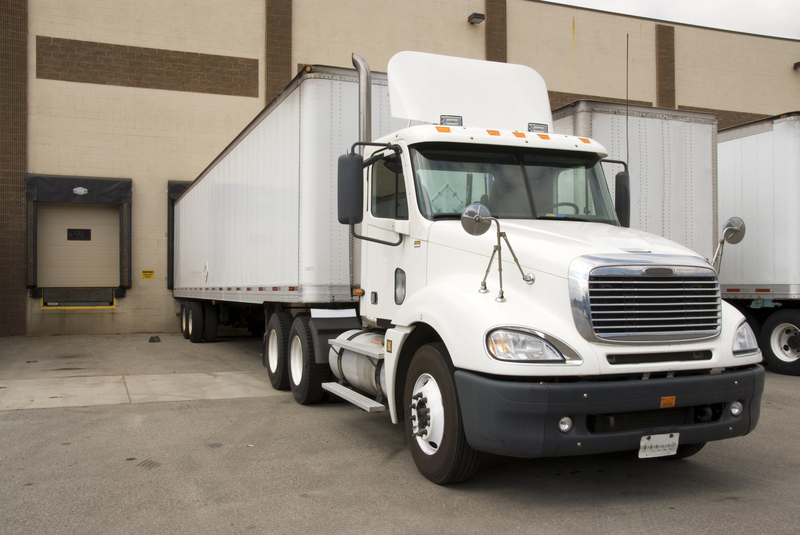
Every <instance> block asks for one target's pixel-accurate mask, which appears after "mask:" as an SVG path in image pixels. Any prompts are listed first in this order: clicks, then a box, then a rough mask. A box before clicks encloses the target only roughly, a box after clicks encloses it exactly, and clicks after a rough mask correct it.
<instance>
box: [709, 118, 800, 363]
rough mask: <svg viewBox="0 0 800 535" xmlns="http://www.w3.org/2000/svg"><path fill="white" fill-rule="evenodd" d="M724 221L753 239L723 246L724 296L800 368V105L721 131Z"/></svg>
mask: <svg viewBox="0 0 800 535" xmlns="http://www.w3.org/2000/svg"><path fill="white" fill-rule="evenodd" d="M719 184H720V195H719V221H720V222H724V221H725V220H727V219H728V218H730V217H731V216H740V217H742V218H743V219H744V221H745V222H746V223H747V239H745V240H744V241H743V242H742V243H741V244H740V245H738V246H737V247H732V248H731V249H730V250H727V249H726V250H725V259H724V261H723V262H722V269H721V270H720V274H719V279H720V285H721V288H722V297H723V298H724V299H726V300H728V301H729V302H731V303H733V304H735V305H736V307H737V308H739V310H740V311H742V312H743V313H744V314H745V316H746V317H748V319H749V321H750V322H751V325H752V326H753V327H754V329H755V330H756V331H758V330H760V336H759V345H760V346H761V351H762V352H763V354H764V359H765V360H766V361H767V363H768V364H769V365H770V367H771V368H772V369H773V370H775V371H777V372H780V373H786V374H791V375H800V211H798V209H797V203H798V200H800V112H794V113H787V114H784V115H780V116H777V117H770V118H768V119H764V120H761V121H756V122H753V123H749V124H746V125H741V126H737V127H733V128H728V129H725V130H723V131H721V132H720V133H719Z"/></svg>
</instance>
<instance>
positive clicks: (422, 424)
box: [403, 343, 478, 485]
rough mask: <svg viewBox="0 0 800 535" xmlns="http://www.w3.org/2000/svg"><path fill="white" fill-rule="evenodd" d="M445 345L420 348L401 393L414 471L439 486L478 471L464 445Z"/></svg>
mask: <svg viewBox="0 0 800 535" xmlns="http://www.w3.org/2000/svg"><path fill="white" fill-rule="evenodd" d="M446 357H447V349H446V348H445V346H444V344H441V343H436V344H429V345H425V346H422V347H421V348H419V350H417V352H416V354H415V355H414V357H413V358H412V359H411V365H410V366H409V368H408V375H407V377H406V386H405V390H404V392H403V406H404V407H405V425H406V440H407V442H408V447H409V448H410V449H411V456H412V457H413V459H414V463H415V464H416V465H417V469H418V470H419V471H420V472H421V473H422V475H424V476H425V477H426V478H428V479H430V480H431V481H433V482H434V483H436V484H438V485H448V484H450V483H458V482H461V481H464V480H466V479H468V478H470V477H472V476H473V475H474V474H475V472H476V471H477V468H478V452H476V451H475V450H473V449H472V448H471V447H470V445H469V444H467V438H466V434H465V433H464V425H463V424H462V422H461V413H460V411H459V408H458V398H457V396H456V388H455V383H454V381H453V372H452V370H451V367H450V365H449V363H448V360H447V359H446Z"/></svg>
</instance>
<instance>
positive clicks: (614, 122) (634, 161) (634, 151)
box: [553, 100, 717, 259]
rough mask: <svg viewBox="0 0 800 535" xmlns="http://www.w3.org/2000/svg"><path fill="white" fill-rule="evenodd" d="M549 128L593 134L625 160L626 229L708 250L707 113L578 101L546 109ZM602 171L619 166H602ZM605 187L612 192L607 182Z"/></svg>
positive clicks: (712, 149)
mask: <svg viewBox="0 0 800 535" xmlns="http://www.w3.org/2000/svg"><path fill="white" fill-rule="evenodd" d="M553 123H554V126H555V130H556V132H558V133H560V134H571V135H576V136H584V137H587V138H591V139H596V140H597V141H599V142H600V143H602V144H603V146H605V147H606V149H607V150H608V158H609V159H612V160H622V161H626V162H627V163H628V169H629V173H630V177H631V180H630V191H631V221H630V225H631V228H634V229H639V230H644V231H646V232H650V233H652V234H656V235H658V236H664V237H666V238H669V239H670V240H672V241H675V242H678V243H680V244H681V245H684V246H686V247H688V248H689V249H692V250H693V251H695V252H697V253H699V254H701V255H702V256H703V257H704V258H707V259H710V258H711V257H712V256H713V254H714V248H715V246H716V240H717V230H716V221H717V217H716V195H717V186H716V183H717V172H716V146H717V119H716V116H715V115H714V114H713V113H702V112H694V111H685V110H674V109H664V108H652V107H647V106H633V105H629V106H626V105H625V104H618V103H611V102H600V101H593V100H580V101H577V102H574V103H572V104H569V105H568V106H564V107H562V108H559V109H557V110H555V111H554V112H553ZM604 167H605V168H606V176H607V177H613V176H614V173H616V172H618V171H620V170H622V167H621V166H620V165H617V164H604ZM609 188H610V189H611V192H612V194H614V184H613V180H609Z"/></svg>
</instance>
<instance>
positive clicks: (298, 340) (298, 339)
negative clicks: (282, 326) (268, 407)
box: [286, 316, 328, 405]
mask: <svg viewBox="0 0 800 535" xmlns="http://www.w3.org/2000/svg"><path fill="white" fill-rule="evenodd" d="M310 320H311V318H309V317H308V316H298V317H296V318H295V319H294V322H293V323H292V328H291V329H290V330H289V351H288V352H287V359H286V363H287V364H288V366H287V368H288V369H289V370H288V371H289V387H290V388H291V389H292V394H293V395H294V400H295V401H296V402H298V403H299V404H300V405H313V404H315V403H319V402H320V401H322V395H323V394H324V393H325V391H324V390H323V389H322V382H323V381H324V380H325V379H326V378H327V377H328V366H327V365H326V364H317V363H316V362H314V342H313V338H312V337H311V329H309V327H308V322H309V321H310Z"/></svg>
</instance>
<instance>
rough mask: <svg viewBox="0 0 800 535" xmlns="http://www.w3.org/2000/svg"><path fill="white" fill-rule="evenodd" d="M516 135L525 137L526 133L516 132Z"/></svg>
mask: <svg viewBox="0 0 800 535" xmlns="http://www.w3.org/2000/svg"><path fill="white" fill-rule="evenodd" d="M514 135H515V136H517V137H525V132H514Z"/></svg>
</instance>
